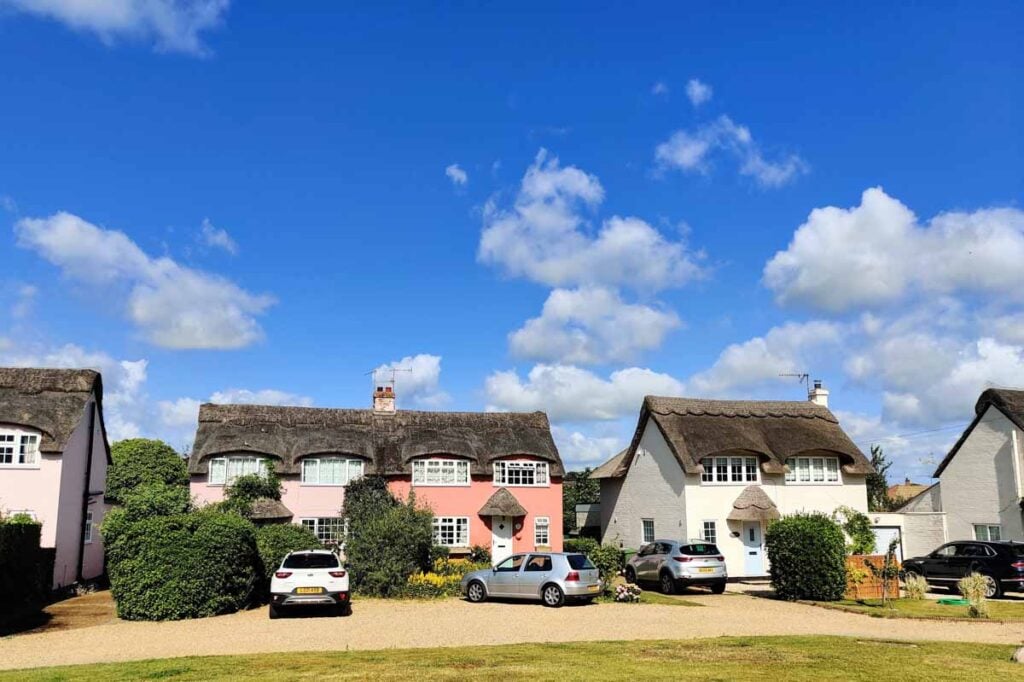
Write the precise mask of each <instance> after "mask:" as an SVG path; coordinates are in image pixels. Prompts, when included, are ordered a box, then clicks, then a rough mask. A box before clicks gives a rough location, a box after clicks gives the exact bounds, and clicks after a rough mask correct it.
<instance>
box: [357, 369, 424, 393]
mask: <svg viewBox="0 0 1024 682" xmlns="http://www.w3.org/2000/svg"><path fill="white" fill-rule="evenodd" d="M380 372H383V373H384V375H385V376H387V373H388V372H391V378H390V379H384V380H383V381H381V383H383V384H384V385H386V386H390V387H391V390H392V391H394V390H395V375H397V374H398V373H399V372H410V373H411V372H412V368H411V367H374V368H373V369H371V370H370V371H369V372H367V373H366V374H370V375H373V379H372V384H373V387H374V388H375V389H376V388H377V374H378V373H380ZM364 376H365V375H364Z"/></svg>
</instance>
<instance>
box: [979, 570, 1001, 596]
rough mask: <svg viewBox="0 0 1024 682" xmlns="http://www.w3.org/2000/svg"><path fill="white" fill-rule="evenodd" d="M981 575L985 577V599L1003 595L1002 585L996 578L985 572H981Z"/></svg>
mask: <svg viewBox="0 0 1024 682" xmlns="http://www.w3.org/2000/svg"><path fill="white" fill-rule="evenodd" d="M981 577H982V578H984V579H985V598H986V599H999V598H1000V597H1002V596H1003V586H1002V585H1000V584H999V581H998V580H996V579H995V578H993V577H992V576H990V575H988V574H987V573H982V574H981Z"/></svg>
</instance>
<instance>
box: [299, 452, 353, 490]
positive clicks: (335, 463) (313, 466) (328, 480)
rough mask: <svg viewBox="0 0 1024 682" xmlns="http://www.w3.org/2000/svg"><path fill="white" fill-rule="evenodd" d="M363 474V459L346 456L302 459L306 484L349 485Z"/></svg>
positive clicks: (303, 479) (303, 480) (303, 478)
mask: <svg viewBox="0 0 1024 682" xmlns="http://www.w3.org/2000/svg"><path fill="white" fill-rule="evenodd" d="M362 475H363V460H361V459H347V458H344V457H307V458H305V459H304V460H302V482H303V483H304V484H306V485H348V484H349V482H350V481H354V480H356V479H357V478H359V477H360V476H362Z"/></svg>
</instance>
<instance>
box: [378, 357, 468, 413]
mask: <svg viewBox="0 0 1024 682" xmlns="http://www.w3.org/2000/svg"><path fill="white" fill-rule="evenodd" d="M391 370H395V372H394V374H393V375H394V379H395V397H396V399H397V401H398V403H399V404H403V403H405V402H406V401H409V402H411V403H413V404H415V405H418V406H421V407H429V408H437V407H440V406H442V405H444V404H445V403H447V402H448V401H449V400H450V396H449V395H448V394H447V393H445V392H444V391H442V390H441V388H440V382H441V356H439V355H429V354H427V353H420V354H418V355H407V356H406V357H404V358H402V359H401V360H395V361H393V362H389V363H386V364H383V365H381V366H379V367H377V369H375V370H374V381H377V382H381V381H390V380H391V377H392V371H391Z"/></svg>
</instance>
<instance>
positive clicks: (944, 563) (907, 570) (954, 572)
mask: <svg viewBox="0 0 1024 682" xmlns="http://www.w3.org/2000/svg"><path fill="white" fill-rule="evenodd" d="M903 572H904V574H905V575H920V576H924V579H925V580H927V581H928V584H929V585H941V586H942V587H948V588H950V589H952V590H955V589H956V583H957V581H958V580H960V578H963V577H965V576H968V575H970V574H971V573H979V574H981V575H983V576H985V578H986V582H987V583H988V589H987V590H986V592H985V596H986V597H989V598H990V599H991V598H996V597H1001V596H1002V595H1003V592H1004V591H1006V590H1010V591H1017V590H1024V544H1021V543H1019V542H983V541H981V540H963V541H960V542H950V543H948V544H945V545H943V546H942V547H939V548H938V549H937V550H935V551H934V552H932V553H931V554H929V555H928V556H921V557H914V558H913V559H907V560H906V561H904V562H903Z"/></svg>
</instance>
